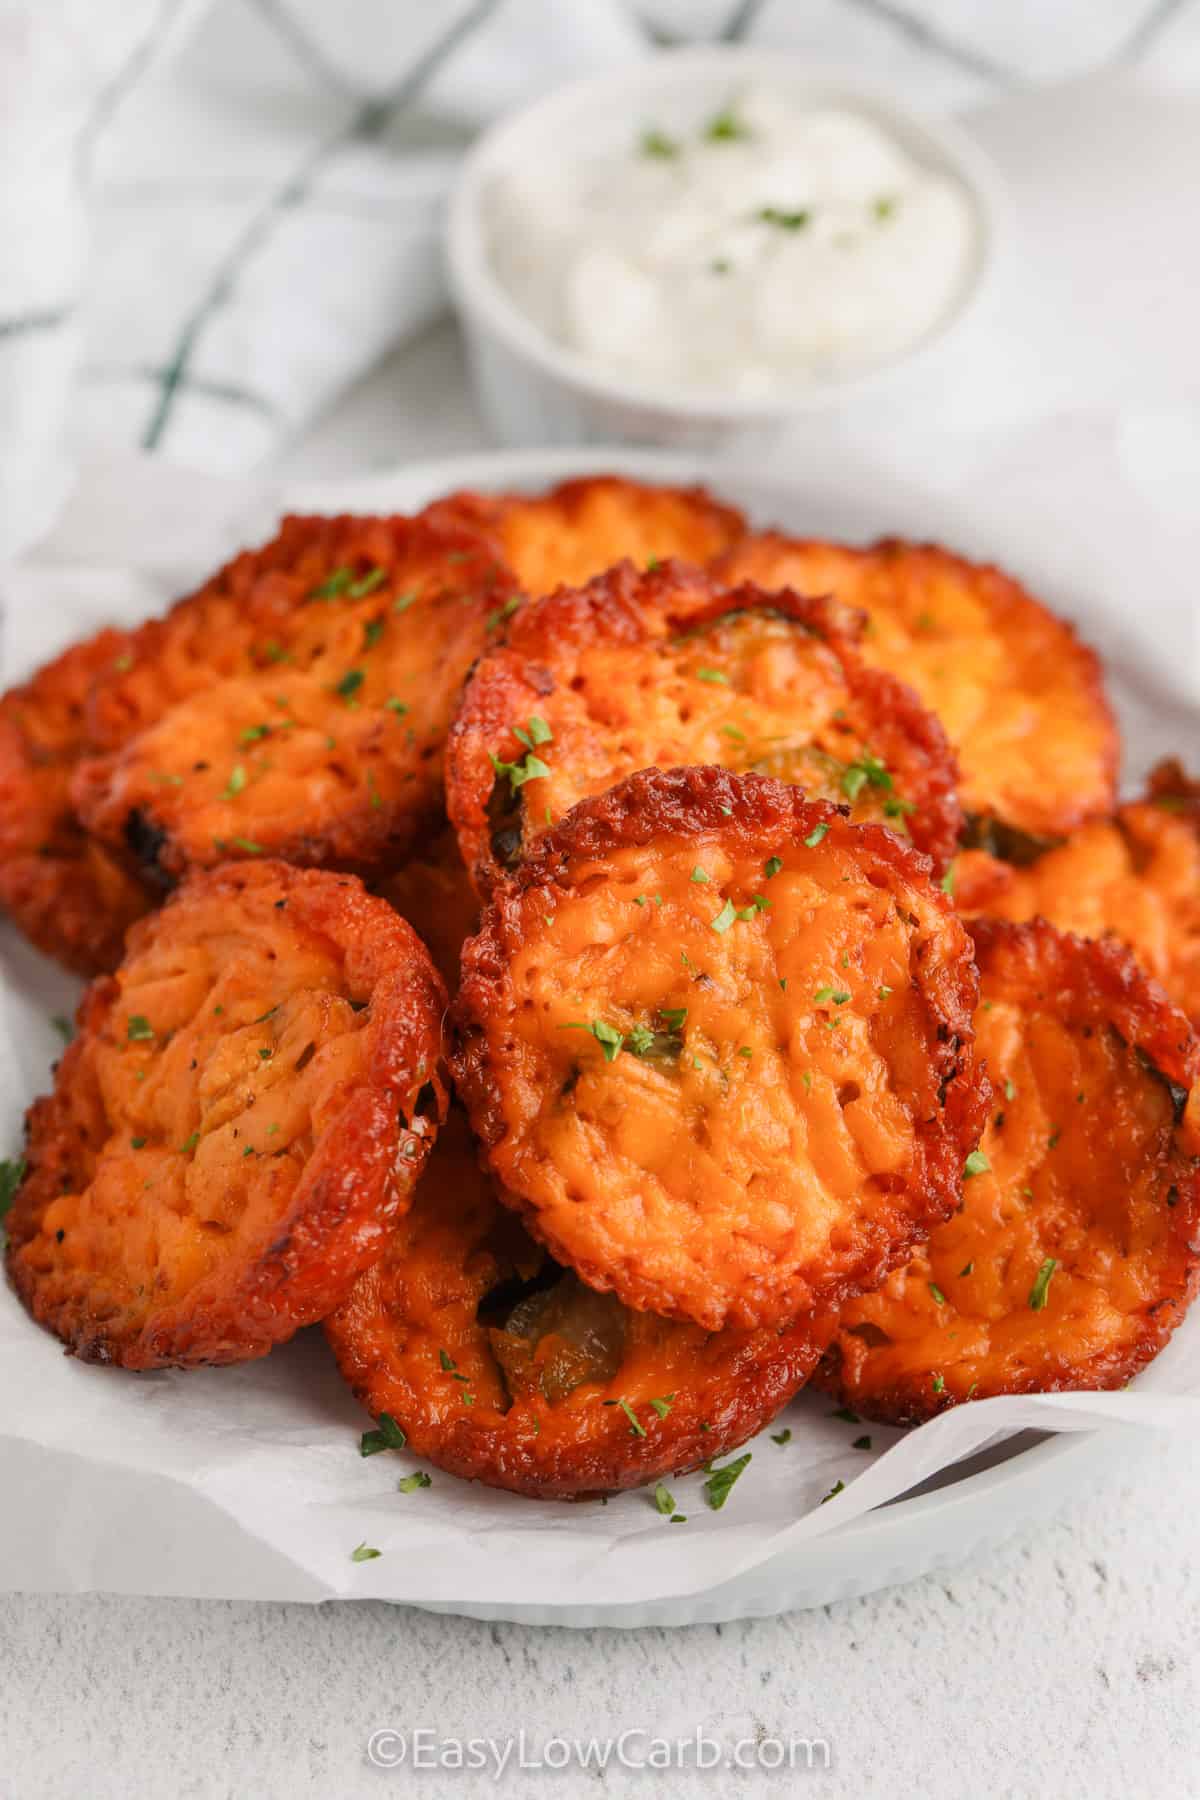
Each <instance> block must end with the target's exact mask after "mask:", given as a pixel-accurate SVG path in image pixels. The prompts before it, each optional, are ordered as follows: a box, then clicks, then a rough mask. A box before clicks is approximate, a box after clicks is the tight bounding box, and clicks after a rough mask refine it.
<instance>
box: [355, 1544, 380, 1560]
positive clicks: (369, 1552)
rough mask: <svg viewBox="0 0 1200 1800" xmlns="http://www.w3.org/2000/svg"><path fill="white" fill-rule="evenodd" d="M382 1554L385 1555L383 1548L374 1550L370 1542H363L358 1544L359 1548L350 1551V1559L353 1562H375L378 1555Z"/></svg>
mask: <svg viewBox="0 0 1200 1800" xmlns="http://www.w3.org/2000/svg"><path fill="white" fill-rule="evenodd" d="M382 1555H383V1551H382V1550H373V1549H372V1548H371V1546H370V1545H369V1544H367V1543H362V1544H360V1545H359V1546H358V1549H357V1550H352V1551H351V1552H350V1561H351V1562H373V1561H374V1559H375V1558H376V1557H377V1556H382Z"/></svg>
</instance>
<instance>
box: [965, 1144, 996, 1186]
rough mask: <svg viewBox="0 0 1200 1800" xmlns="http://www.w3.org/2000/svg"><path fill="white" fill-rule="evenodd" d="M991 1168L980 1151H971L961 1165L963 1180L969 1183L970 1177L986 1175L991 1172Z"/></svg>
mask: <svg viewBox="0 0 1200 1800" xmlns="http://www.w3.org/2000/svg"><path fill="white" fill-rule="evenodd" d="M991 1166H992V1165H991V1163H990V1162H989V1161H988V1159H987V1157H986V1155H985V1154H984V1152H983V1151H982V1150H972V1152H971V1154H970V1156H968V1158H967V1160H966V1162H965V1163H964V1164H963V1178H964V1180H967V1181H969V1180H970V1178H971V1176H972V1175H986V1174H988V1173H989V1171H990V1170H991Z"/></svg>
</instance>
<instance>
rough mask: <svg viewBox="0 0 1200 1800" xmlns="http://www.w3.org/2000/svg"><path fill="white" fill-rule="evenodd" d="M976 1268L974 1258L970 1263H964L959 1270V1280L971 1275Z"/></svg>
mask: <svg viewBox="0 0 1200 1800" xmlns="http://www.w3.org/2000/svg"><path fill="white" fill-rule="evenodd" d="M974 1268H975V1263H974V1260H972V1261H971V1262H969V1263H964V1264H963V1266H962V1268H961V1269H960V1270H959V1271H958V1278H959V1280H960V1281H961V1280H963V1278H964V1277H965V1276H967V1275H970V1274H971V1273H972V1271H973V1270H974Z"/></svg>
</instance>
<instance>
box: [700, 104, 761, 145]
mask: <svg viewBox="0 0 1200 1800" xmlns="http://www.w3.org/2000/svg"><path fill="white" fill-rule="evenodd" d="M704 136H705V140H706V141H707V142H708V143H710V144H732V143H734V142H736V141H737V140H738V139H739V138H748V137H749V136H750V129H749V127H748V126H746V125H743V124H742V121H741V120H740V119H739V118H738V116H737V114H736V113H735V112H734V111H733V109H732V107H728V106H727V107H726V108H725V110H724V111H723V112H719V113H716V114H714V116H713V117H712V118H711V119H710V120H709V121H708V124H707V125H706V126H705V127H704Z"/></svg>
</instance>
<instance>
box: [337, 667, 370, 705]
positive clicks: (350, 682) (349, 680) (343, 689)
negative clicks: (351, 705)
mask: <svg viewBox="0 0 1200 1800" xmlns="http://www.w3.org/2000/svg"><path fill="white" fill-rule="evenodd" d="M364 680H365V677H364V675H363V672H362V670H361V669H347V670H346V673H345V674H344V675H343V676H342V679H341V680H340V681H338V682H335V683H334V689H333V691H334V693H335V694H340V695H341V697H342V699H343V700H353V698H354V696H355V694H357V692H358V690H359V688H360V687H361V686H362V684H363V681H364Z"/></svg>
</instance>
